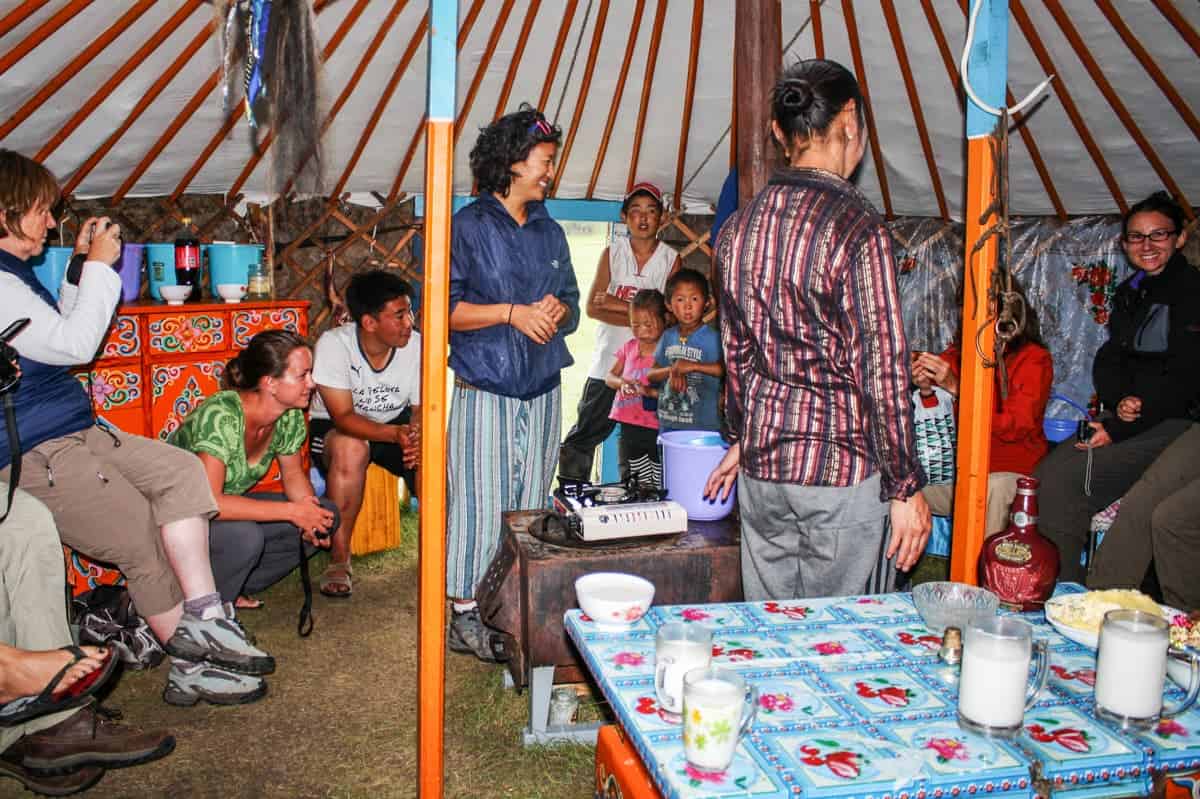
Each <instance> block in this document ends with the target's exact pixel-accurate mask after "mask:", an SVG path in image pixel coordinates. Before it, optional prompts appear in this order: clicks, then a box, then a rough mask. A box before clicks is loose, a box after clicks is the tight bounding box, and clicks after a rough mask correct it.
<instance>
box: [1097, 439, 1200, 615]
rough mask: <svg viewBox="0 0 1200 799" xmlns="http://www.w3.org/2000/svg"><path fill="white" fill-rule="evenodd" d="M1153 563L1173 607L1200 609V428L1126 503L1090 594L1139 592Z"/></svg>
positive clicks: (1101, 552) (1153, 468)
mask: <svg viewBox="0 0 1200 799" xmlns="http://www.w3.org/2000/svg"><path fill="white" fill-rule="evenodd" d="M1151 561H1153V563H1154V568H1155V571H1156V572H1157V573H1158V583H1159V585H1160V586H1161V587H1162V590H1163V598H1164V599H1165V600H1166V602H1167V604H1168V605H1173V606H1174V607H1177V608H1180V609H1182V610H1195V609H1198V608H1200V424H1194V425H1192V426H1191V427H1190V428H1189V429H1188V430H1187V431H1186V432H1184V433H1183V435H1181V436H1179V437H1178V438H1177V439H1175V441H1174V442H1172V443H1171V445H1170V446H1168V447H1167V448H1166V449H1165V450H1163V453H1162V454H1161V455H1159V456H1158V459H1157V460H1155V461H1154V463H1152V464H1150V468H1148V469H1146V471H1145V473H1144V474H1143V475H1142V478H1141V479H1140V480H1138V481H1137V482H1136V483H1134V485H1133V487H1132V488H1130V489H1129V491H1127V492H1126V493H1125V496H1124V497H1123V498H1122V499H1121V510H1120V512H1119V513H1118V514H1117V519H1116V521H1115V522H1113V526H1112V527H1110V528H1109V530H1108V532H1107V533H1106V534H1105V536H1104V541H1103V542H1102V544H1101V546H1100V548H1099V549H1097V550H1096V559H1095V561H1094V562H1093V563H1092V565H1091V568H1090V570H1089V574H1088V578H1087V583H1088V586H1089V587H1090V588H1137V587H1138V586H1140V585H1141V584H1142V578H1143V577H1145V575H1146V570H1147V569H1148V568H1149V566H1150V563H1151Z"/></svg>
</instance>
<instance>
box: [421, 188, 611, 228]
mask: <svg viewBox="0 0 1200 799" xmlns="http://www.w3.org/2000/svg"><path fill="white" fill-rule="evenodd" d="M413 200H414V202H415V203H416V206H415V211H414V213H415V214H416V215H417V216H419V217H423V216H425V196H424V195H422V194H418V195H416V196H415V197H414V198H413ZM474 201H475V198H474V197H471V196H468V195H463V194H456V195H454V210H455V211H458V209H460V208H462V207H463V206H464V205H469V204H470V203H472V202H474ZM546 210H547V211H549V212H550V216H552V217H554V218H555V219H569V220H570V221H572V222H620V221H621V203H619V202H617V201H616V200H555V199H549V200H546Z"/></svg>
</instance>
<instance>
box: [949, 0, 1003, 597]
mask: <svg viewBox="0 0 1200 799" xmlns="http://www.w3.org/2000/svg"><path fill="white" fill-rule="evenodd" d="M971 2H973V3H981V4H983V8H981V9H980V13H979V18H978V22H977V24H976V28H975V42H974V45H973V47H972V50H971V56H970V62H969V63H968V75H967V76H966V77H969V79H970V81H971V86H972V87H973V88H974V89H975V93H976V94H977V95H978V96H979V98H980V99H981V100H983V102H985V103H987V104H988V105H991V106H993V107H999V106H1001V105H1003V104H1004V87H1005V84H1006V82H1007V80H1008V8H1007V0H971ZM998 122H999V118H998V117H996V116H995V115H993V114H990V113H988V112H986V111H984V110H983V109H982V108H980V107H979V106H977V105H975V103H974V102H971V101H970V100H969V99H968V100H967V119H966V135H967V180H966V194H967V196H966V201H967V204H966V209H965V212H964V214H963V217H964V222H965V223H966V236H965V237H964V241H963V246H964V248H965V259H964V261H963V271H964V274H963V285H964V286H966V285H974V286H977V287H978V290H977V291H975V292H972V291H964V292H963V305H962V339H961V340H962V342H963V347H962V351H963V355H962V376H961V377H960V379H959V393H958V460H957V464H956V466H957V471H956V477H955V485H954V531H953V538H952V542H951V545H950V579H951V580H955V581H957V582H961V583H969V584H971V585H975V584H976V583H977V582H978V568H977V563H978V561H979V552H980V550H981V549H982V548H983V539H984V534H985V527H986V520H987V489H988V462H989V459H990V457H991V447H992V402H993V395H994V394H995V390H996V388H995V386H996V376H995V372H994V370H992V369H986V368H984V365H983V361H982V360H981V359H980V357H979V353H978V352H977V351H976V348H975V346H973V345H972V342H975V341H976V340H977V339H976V331H977V330H978V329H979V326H980V325H982V324H983V322H984V320H985V319H986V318H987V316H988V308H987V290H988V287H989V286H990V285H991V283H992V267H993V266H994V265H995V263H996V259H997V257H998V254H999V247H998V241H997V238H996V237H995V236H990V237H988V238H987V239H986V240H985V241H984V243H983V245H982V247H981V249H980V250H979V251H978V252H973V251H974V249H975V246H976V244H977V243H978V242H979V241H980V240H981V239H983V236H984V231H985V230H987V229H988V228H989V227H990V226H992V225H993V224H995V223H996V221H997V220H998V219H999V216H998V213H997V211H998V210H999V203H998V199H999V198H998V194H999V191H998V190H999V187H1000V181H999V174H998V173H997V171H996V169H995V164H994V162H993V148H995V149H996V151H997V152H998V151H999V147H1000V142H999V140H998V137H997V130H996V128H997V123H998ZM1001 157H1004V154H1001ZM985 213H986V214H987V215H986V216H985V215H984V214H985ZM968 273H969V276H970V280H968ZM994 342H995V330H994V329H993V327H992V326H991V325H988V326H987V327H986V328H985V329H984V330H983V332H982V334H981V335H979V338H978V346H979V347H980V348H982V349H983V351H984V352H987V353H990V352H991V351H992V347H993V345H994Z"/></svg>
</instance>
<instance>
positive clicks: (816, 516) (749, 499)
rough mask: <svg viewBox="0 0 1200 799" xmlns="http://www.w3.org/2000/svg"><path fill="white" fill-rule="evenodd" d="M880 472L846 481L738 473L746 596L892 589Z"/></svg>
mask: <svg viewBox="0 0 1200 799" xmlns="http://www.w3.org/2000/svg"><path fill="white" fill-rule="evenodd" d="M879 480H880V478H879V475H878V474H876V475H873V476H872V477H870V478H868V479H866V480H864V481H863V482H861V483H859V484H858V485H855V486H850V487H848V488H827V487H822V486H801V485H794V484H790V483H771V482H767V481H764V480H755V479H753V478H750V477H747V476H746V475H745V474H742V475H740V476H739V477H738V494H739V497H738V507H739V509H740V513H741V517H742V590H743V592H744V593H745V596H746V601H748V602H758V601H762V600H767V599H774V600H782V599H801V598H807V597H821V596H848V595H851V594H862V593H874V592H877V591H887V590H890V589H891V587H892V586H893V585H894V584H895V569H894V568H893V566H892V564H891V563H888V562H887V560H886V559H885V558H884V553H885V552H886V543H887V532H888V519H889V515H888V510H889V507H888V503H887V502H881V501H880V499H879Z"/></svg>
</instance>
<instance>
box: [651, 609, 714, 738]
mask: <svg viewBox="0 0 1200 799" xmlns="http://www.w3.org/2000/svg"><path fill="white" fill-rule="evenodd" d="M711 661H712V631H710V630H709V629H708V628H707V627H702V626H701V625H699V624H682V623H680V622H677V621H673V622H668V623H667V624H664V625H663V626H661V627H659V628H658V633H657V634H656V635H655V637H654V693H655V695H656V696H657V697H658V706H659V707H660V708H662V714H661V716H662V718H663V719H664V720H666V721H670V722H673V723H675V724H678V723H679V722H680V721H681V720H682V716H681V715H680V714H681V713H683V678H684V675H686V674H687V673H688V672H689V671H691V670H692V669H702V668H704V667H705V666H707V665H708V664H709V663H710V662H711Z"/></svg>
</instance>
